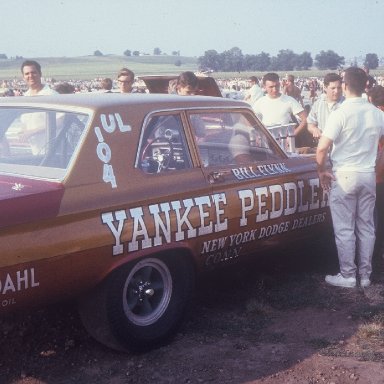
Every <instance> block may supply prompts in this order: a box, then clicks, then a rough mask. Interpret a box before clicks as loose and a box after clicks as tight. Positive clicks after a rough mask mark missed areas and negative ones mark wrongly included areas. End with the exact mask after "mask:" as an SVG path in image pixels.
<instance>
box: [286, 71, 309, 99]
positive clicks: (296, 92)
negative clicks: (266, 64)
mask: <svg viewBox="0 0 384 384" xmlns="http://www.w3.org/2000/svg"><path fill="white" fill-rule="evenodd" d="M283 93H284V95H288V96H291V97H293V98H294V99H295V100H297V101H298V102H299V103H300V104H301V105H302V106H304V103H303V97H302V96H301V89H300V88H299V87H298V86H297V85H295V76H293V75H288V76H287V77H286V79H285V83H284V88H283Z"/></svg>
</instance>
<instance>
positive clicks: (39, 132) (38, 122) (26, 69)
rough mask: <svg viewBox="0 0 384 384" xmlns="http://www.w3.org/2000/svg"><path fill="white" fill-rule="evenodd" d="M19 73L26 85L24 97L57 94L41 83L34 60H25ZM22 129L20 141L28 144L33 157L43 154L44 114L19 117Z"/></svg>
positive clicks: (38, 66)
mask: <svg viewBox="0 0 384 384" xmlns="http://www.w3.org/2000/svg"><path fill="white" fill-rule="evenodd" d="M21 73H22V74H23V78H24V81H25V82H26V83H27V85H28V90H27V91H26V92H25V93H24V96H43V95H54V94H57V92H56V91H55V90H53V89H51V88H50V87H49V86H48V85H47V84H43V83H42V82H41V75H42V73H41V66H40V64H39V63H38V62H37V61H35V60H25V61H24V62H23V64H22V65H21ZM21 122H22V123H23V126H24V129H23V132H22V134H21V140H22V141H25V142H28V144H29V145H30V147H31V150H32V153H33V154H34V155H37V154H43V153H44V148H45V145H46V142H47V135H46V114H45V113H44V112H41V113H40V112H36V113H25V114H23V115H22V116H21Z"/></svg>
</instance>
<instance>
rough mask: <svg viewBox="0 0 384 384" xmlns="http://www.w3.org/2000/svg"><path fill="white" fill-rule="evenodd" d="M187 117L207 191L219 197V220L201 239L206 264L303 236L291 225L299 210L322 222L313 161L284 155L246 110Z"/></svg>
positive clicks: (321, 201) (295, 224)
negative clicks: (206, 238)
mask: <svg viewBox="0 0 384 384" xmlns="http://www.w3.org/2000/svg"><path fill="white" fill-rule="evenodd" d="M188 116H189V121H190V124H191V126H192V130H193V131H194V132H195V138H196V139H195V141H196V146H197V151H198V154H199V158H200V162H201V167H202V170H203V172H204V174H205V177H206V179H207V181H208V182H209V183H210V185H211V187H212V196H220V200H221V201H222V205H221V211H220V213H219V214H216V216H217V217H220V218H221V221H222V222H225V225H222V227H221V228H222V230H221V231H220V232H218V233H217V236H216V238H215V239H213V240H209V241H207V242H205V243H204V244H203V247H202V250H201V254H202V256H203V258H204V262H205V265H206V266H207V267H214V266H217V265H221V264H227V263H230V262H233V261H236V260H237V259H239V258H241V257H242V256H245V255H250V254H254V253H255V252H257V251H260V250H262V249H264V248H265V247H271V246H273V245H277V244H278V243H280V242H282V241H284V240H287V241H288V240H292V239H294V238H296V239H298V238H299V237H306V236H307V235H308V232H309V231H301V232H300V231H298V230H297V229H299V224H298V223H299V222H300V219H302V216H303V215H304V216H305V217H306V219H305V220H306V221H307V225H306V227H309V226H310V225H309V224H308V220H311V221H312V222H315V224H320V223H322V222H324V221H325V217H324V215H325V213H324V212H323V211H324V210H325V209H326V208H325V207H326V204H327V202H326V201H324V197H323V196H322V191H321V190H320V188H319V184H318V178H317V174H316V172H315V163H314V160H313V159H312V160H311V159H308V158H306V159H303V158H290V157H288V156H287V155H286V154H285V153H284V151H283V150H282V149H281V148H280V147H279V145H278V144H277V142H276V141H275V140H274V138H273V137H272V136H271V135H270V134H269V133H268V132H267V131H266V129H265V128H264V127H263V126H262V125H261V123H259V122H258V120H257V119H256V118H255V117H254V115H253V114H252V112H250V111H249V110H247V109H243V110H241V109H240V110H239V109H237V110H236V109H234V110H232V111H231V110H228V109H227V110H225V111H224V110H222V111H219V110H217V111H200V112H198V111H196V112H191V113H189V115H188ZM308 217H310V219H309V218H308ZM303 220H304V219H303ZM302 227H304V224H302Z"/></svg>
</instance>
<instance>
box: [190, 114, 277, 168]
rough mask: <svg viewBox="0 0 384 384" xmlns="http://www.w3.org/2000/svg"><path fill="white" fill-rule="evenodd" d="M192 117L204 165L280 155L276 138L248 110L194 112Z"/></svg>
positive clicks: (239, 162)
mask: <svg viewBox="0 0 384 384" xmlns="http://www.w3.org/2000/svg"><path fill="white" fill-rule="evenodd" d="M189 118H190V122H191V126H192V128H193V131H194V134H195V138H196V143H197V146H198V149H199V153H200V158H201V162H202V164H203V165H204V166H205V167H208V166H220V165H238V164H244V163H257V162H260V161H267V160H277V159H280V158H281V154H280V153H279V152H278V150H276V146H275V143H274V141H273V139H271V137H270V136H269V135H267V134H266V133H265V132H264V131H263V129H262V128H261V127H260V126H258V125H257V123H256V122H255V121H254V120H253V118H252V117H251V116H250V115H248V114H244V113H241V112H222V113H214V112H211V113H194V114H190V115H189Z"/></svg>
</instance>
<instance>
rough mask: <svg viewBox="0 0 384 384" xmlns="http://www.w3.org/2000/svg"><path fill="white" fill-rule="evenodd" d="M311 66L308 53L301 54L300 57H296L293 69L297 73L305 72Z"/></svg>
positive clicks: (311, 60) (311, 62)
mask: <svg viewBox="0 0 384 384" xmlns="http://www.w3.org/2000/svg"><path fill="white" fill-rule="evenodd" d="M312 65H313V59H312V57H311V54H310V53H309V52H303V53H302V54H301V55H297V56H296V62H295V68H296V69H297V70H299V71H301V70H307V69H309V68H311V67H312Z"/></svg>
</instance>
